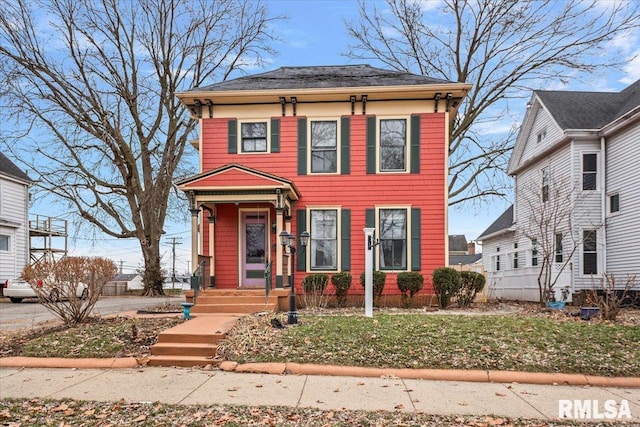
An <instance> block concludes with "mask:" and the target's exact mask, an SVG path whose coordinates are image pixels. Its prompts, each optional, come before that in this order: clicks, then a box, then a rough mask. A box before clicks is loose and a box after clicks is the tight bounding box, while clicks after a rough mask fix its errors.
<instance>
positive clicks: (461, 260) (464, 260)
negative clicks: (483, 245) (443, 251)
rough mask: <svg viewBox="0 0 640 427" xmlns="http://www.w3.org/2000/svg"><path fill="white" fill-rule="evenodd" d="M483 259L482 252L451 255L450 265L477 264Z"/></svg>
mask: <svg viewBox="0 0 640 427" xmlns="http://www.w3.org/2000/svg"><path fill="white" fill-rule="evenodd" d="M481 259H482V254H481V253H479V254H474V255H449V266H450V267H455V266H456V265H459V264H462V265H469V264H475V263H476V262H478V261H480V260H481Z"/></svg>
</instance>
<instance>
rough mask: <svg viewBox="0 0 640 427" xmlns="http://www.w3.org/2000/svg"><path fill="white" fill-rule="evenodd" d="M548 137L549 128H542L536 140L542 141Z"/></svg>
mask: <svg viewBox="0 0 640 427" xmlns="http://www.w3.org/2000/svg"><path fill="white" fill-rule="evenodd" d="M546 137H547V130H546V129H542V130H541V131H540V132H538V135H537V136H536V142H537V143H541V142H542V141H544V140H545V138H546Z"/></svg>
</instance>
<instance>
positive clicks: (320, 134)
mask: <svg viewBox="0 0 640 427" xmlns="http://www.w3.org/2000/svg"><path fill="white" fill-rule="evenodd" d="M337 165H338V122H337V121H335V120H333V121H312V122H311V172H312V173H332V172H333V173H335V172H337V171H338V169H337Z"/></svg>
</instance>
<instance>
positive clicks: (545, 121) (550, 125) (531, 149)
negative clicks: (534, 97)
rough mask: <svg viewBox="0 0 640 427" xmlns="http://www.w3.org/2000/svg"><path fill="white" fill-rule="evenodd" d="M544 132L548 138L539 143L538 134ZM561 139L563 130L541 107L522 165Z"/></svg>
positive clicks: (523, 154)
mask: <svg viewBox="0 0 640 427" xmlns="http://www.w3.org/2000/svg"><path fill="white" fill-rule="evenodd" d="M536 105H537V104H536ZM543 130H544V131H545V132H546V138H545V139H544V140H543V141H541V142H538V134H539V133H540V132H541V131H543ZM561 137H562V130H561V129H560V128H559V127H558V125H556V123H555V122H554V121H553V118H552V117H551V115H550V114H549V112H548V111H547V110H546V109H545V108H544V107H540V108H539V109H538V110H537V112H536V117H535V119H534V121H533V125H532V126H531V132H530V133H529V136H528V137H527V141H526V144H525V148H524V150H523V153H522V157H521V159H520V163H522V162H523V161H524V160H526V159H528V158H530V157H533V156H535V155H536V154H538V153H540V152H542V151H543V150H546V149H547V148H549V146H551V145H552V144H551V143H552V142H554V141H557V140H558V139H560V138H561Z"/></svg>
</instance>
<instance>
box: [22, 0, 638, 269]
mask: <svg viewBox="0 0 640 427" xmlns="http://www.w3.org/2000/svg"><path fill="white" fill-rule="evenodd" d="M376 2H377V3H378V4H379V5H380V6H383V3H382V2H381V1H376ZM266 3H267V5H268V7H269V9H270V10H271V11H272V12H273V13H275V14H282V15H287V16H288V17H289V20H288V22H286V23H281V24H279V25H278V27H277V28H276V31H277V33H278V35H279V36H280V38H281V39H283V40H286V42H282V43H277V44H275V48H276V49H277V50H278V51H279V55H278V56H277V57H276V58H273V59H271V60H270V64H269V65H268V66H267V67H266V68H264V69H252V70H248V71H249V72H250V73H254V72H255V73H258V72H263V71H267V70H271V69H275V68H278V67H281V66H303V65H338V64H354V63H360V62H362V61H353V60H350V59H348V58H347V57H345V56H344V55H343V53H344V52H345V51H346V50H347V47H348V42H349V40H348V37H347V33H346V30H345V27H344V20H345V19H348V20H354V19H356V18H357V13H358V7H357V4H356V2H355V1H354V0H323V1H317V0H313V1H312V0H297V1H296V0H267V1H266ZM426 4H427V5H428V7H429V8H432V7H433V6H437V4H438V0H427V1H426ZM615 43H616V45H617V46H622V47H623V49H624V50H625V51H627V52H628V54H629V55H631V54H633V53H634V51H635V52H640V48H638V46H640V36H639V34H638V33H636V34H630V35H628V36H627V37H621V38H620V39H618V40H616V41H615ZM372 65H374V66H376V65H377V66H379V64H375V63H372ZM638 78H640V59H638V58H636V61H635V62H634V63H631V64H630V65H628V66H627V67H625V68H624V69H620V70H617V71H614V72H611V73H609V74H607V76H603V77H598V78H595V79H593V80H591V81H589V82H579V81H571V87H570V89H571V90H603V91H604V90H613V91H619V90H621V89H623V88H624V87H626V86H627V85H628V84H629V83H632V82H634V81H635V80H637V79H638ZM211 83H214V82H211ZM544 89H569V88H568V87H563V86H562V85H561V84H560V82H547V84H546V87H544ZM524 96H525V97H526V98H528V97H529V93H526V94H524ZM525 102H526V99H525V100H523V101H522V105H521V106H520V108H514V111H512V118H511V119H510V120H509V121H508V122H505V123H501V124H496V123H492V125H491V127H492V128H494V129H495V128H509V127H510V126H512V125H513V124H519V122H520V121H521V119H522V116H523V114H524V111H525V108H524V103H525ZM194 172H197V171H194ZM509 204H510V202H509V201H506V200H494V201H493V202H491V203H487V204H485V205H483V206H481V207H479V208H475V207H465V208H463V209H460V208H453V209H450V212H449V234H464V235H466V237H467V239H468V240H471V239H475V238H476V237H478V236H479V235H480V233H481V232H482V231H484V229H486V228H487V227H488V226H489V225H490V224H491V223H492V222H493V221H494V220H495V219H496V218H497V217H498V216H499V215H500V214H501V213H502V212H503V211H504V210H505V209H506V208H507V207H508V205H509ZM50 208H51V205H46V206H45V205H38V204H37V203H36V204H35V205H34V206H33V207H32V210H31V212H32V213H34V214H35V213H40V214H51V215H56V213H55V212H51V211H50ZM50 212H51V213H50ZM187 220H188V218H187V217H186V216H185V220H184V221H173V222H168V223H167V226H166V227H165V229H166V231H167V234H166V235H165V239H164V241H163V245H162V247H163V252H164V253H165V255H164V258H163V261H164V266H165V268H167V269H169V268H170V266H171V245H170V238H172V237H178V238H181V243H182V244H181V245H178V246H177V247H176V271H177V272H178V273H181V272H186V271H187V266H188V262H189V261H190V247H191V245H190V231H189V230H190V223H189V222H188V221H187ZM69 248H70V253H71V254H76V255H86V254H91V255H96V256H107V257H109V258H111V259H113V260H114V261H116V262H117V263H118V264H120V262H121V261H122V264H123V266H124V270H125V272H131V271H132V270H133V269H135V268H136V267H140V266H142V264H143V263H142V256H141V254H140V251H139V245H138V243H137V241H136V240H127V241H121V240H117V239H113V238H109V237H101V236H97V238H96V239H93V238H90V237H77V236H76V237H75V239H73V240H71V241H70V246H69Z"/></svg>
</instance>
